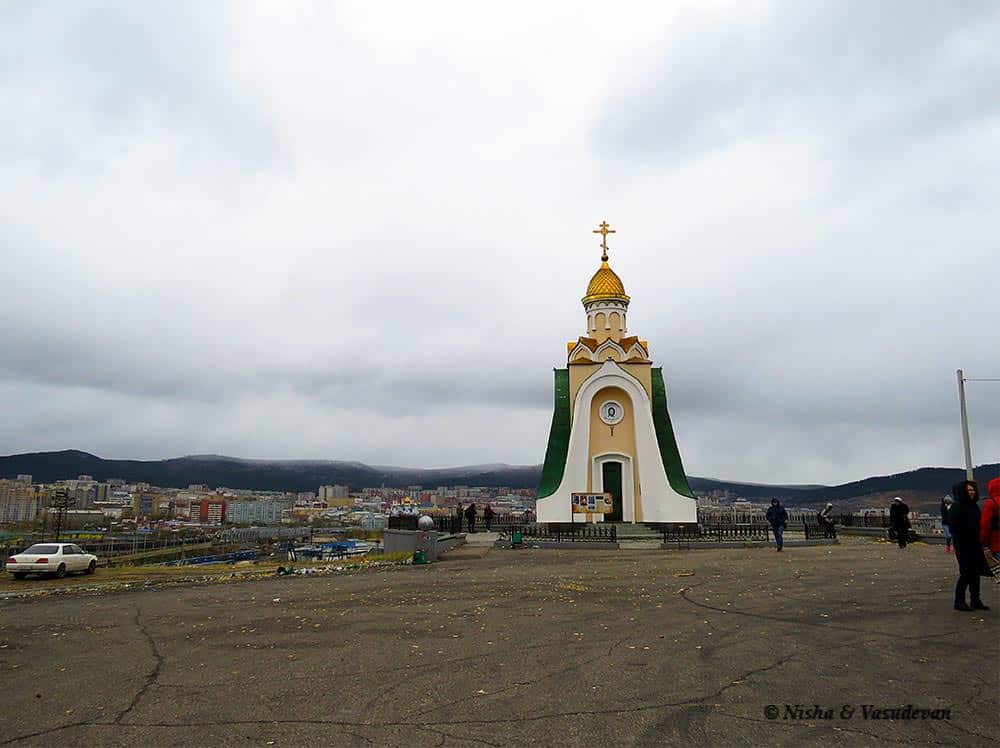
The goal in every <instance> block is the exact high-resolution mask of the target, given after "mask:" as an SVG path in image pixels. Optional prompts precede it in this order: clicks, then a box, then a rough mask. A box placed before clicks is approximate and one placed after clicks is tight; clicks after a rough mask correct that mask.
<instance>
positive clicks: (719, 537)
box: [662, 524, 771, 543]
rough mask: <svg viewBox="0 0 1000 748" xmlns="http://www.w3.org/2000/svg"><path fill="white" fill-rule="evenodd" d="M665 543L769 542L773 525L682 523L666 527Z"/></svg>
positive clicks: (664, 530)
mask: <svg viewBox="0 0 1000 748" xmlns="http://www.w3.org/2000/svg"><path fill="white" fill-rule="evenodd" d="M662 532H663V542H664V543H685V542H692V541H693V542H699V543H700V542H713V541H714V542H718V543H721V542H724V541H729V542H732V541H736V542H741V541H743V542H747V541H763V542H765V543H766V542H767V541H768V540H769V539H770V537H771V526H770V525H764V524H753V525H722V524H720V525H713V526H705V525H698V526H690V525H681V526H677V527H664V528H662Z"/></svg>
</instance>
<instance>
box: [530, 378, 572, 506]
mask: <svg viewBox="0 0 1000 748" xmlns="http://www.w3.org/2000/svg"><path fill="white" fill-rule="evenodd" d="M552 373H553V374H554V379H555V409H554V410H553V411H552V426H551V427H550V428H549V446H548V448H547V449H546V450H545V464H544V465H543V466H542V479H541V482H540V483H539V485H538V498H540V499H541V498H544V497H545V496H551V495H552V494H554V493H555V492H556V489H557V488H559V484H560V483H562V478H563V473H564V472H565V471H566V453H567V452H568V451H569V424H570V417H569V416H570V413H569V369H554V370H553V372H552Z"/></svg>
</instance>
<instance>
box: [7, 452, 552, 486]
mask: <svg viewBox="0 0 1000 748" xmlns="http://www.w3.org/2000/svg"><path fill="white" fill-rule="evenodd" d="M21 473H27V474H30V475H31V476H32V477H33V478H34V480H35V482H36V483H49V482H52V481H56V480H62V479H66V478H75V477H77V476H78V475H92V476H94V478H95V479H96V480H99V481H104V480H107V479H108V478H124V479H126V480H128V481H130V482H135V481H143V482H146V483H149V484H151V485H154V486H164V487H167V486H170V487H178V488H184V487H186V486H188V485H190V484H192V483H204V484H207V485H209V486H213V487H214V486H226V487H227V488H247V489H253V490H258V491H315V490H316V489H317V488H319V486H321V485H326V484H334V483H339V484H342V485H348V486H353V487H356V488H360V487H365V486H381V485H383V484H384V485H386V486H391V487H398V488H402V487H406V486H410V485H422V486H429V487H433V488H436V487H437V486H456V485H472V486H509V487H511V488H534V487H535V486H537V485H538V478H539V476H540V475H541V467H540V466H538V465H534V466H524V467H522V466H517V465H474V466H470V467H460V468H442V469H437V470H425V469H419V468H401V467H384V466H371V465H365V464H363V463H360V462H340V461H334V460H243V459H239V458H235V457H224V456H221V455H192V456H188V457H176V458H172V459H169V460H106V459H103V458H101V457H97V456H96V455H92V454H89V453H87V452H81V451H78V450H65V451H61V452H34V453H29V454H19V455H10V456H8V457H0V478H13V477H16V476H17V475H18V474H21Z"/></svg>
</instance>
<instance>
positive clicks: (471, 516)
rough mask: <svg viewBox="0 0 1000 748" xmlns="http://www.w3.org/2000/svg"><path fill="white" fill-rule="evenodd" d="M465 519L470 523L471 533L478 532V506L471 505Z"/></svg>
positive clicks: (466, 511)
mask: <svg viewBox="0 0 1000 748" xmlns="http://www.w3.org/2000/svg"><path fill="white" fill-rule="evenodd" d="M465 519H466V521H467V522H468V523H469V532H475V531H476V505H475V504H469V508H468V509H466V510H465Z"/></svg>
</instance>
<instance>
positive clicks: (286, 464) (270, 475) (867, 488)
mask: <svg viewBox="0 0 1000 748" xmlns="http://www.w3.org/2000/svg"><path fill="white" fill-rule="evenodd" d="M20 474H29V475H31V476H32V477H33V479H34V481H35V482H36V483H50V482H53V481H57V480H63V479H71V478H76V477H77V476H78V475H92V476H93V477H94V478H95V479H96V480H99V481H104V480H108V479H109V478H123V479H125V480H127V481H129V482H139V481H141V482H145V483H149V484H151V485H154V486H162V487H179V488H183V487H185V486H188V485H191V484H194V483H202V484H206V485H209V486H213V487H216V486H226V487H228V488H245V489H251V490H257V491H315V490H316V489H317V488H318V487H319V486H321V485H326V484H342V485H348V486H352V487H354V488H360V487H366V486H382V485H384V486H389V487H393V488H405V487H407V486H413V485H420V486H424V487H427V488H436V487H438V486H449V487H450V486H459V485H466V486H508V487H510V488H534V487H536V486H537V485H538V480H539V477H540V475H541V465H520V466H519V465H504V464H490V465H472V466H467V467H457V468H440V469H420V468H401V467H387V466H379V465H366V464H364V463H361V462H344V461H336V460H246V459H240V458H235V457H224V456H220V455H192V456H188V457H176V458H172V459H168V460H108V459H104V458H101V457H97V456H96V455H92V454H89V453H87V452H81V451H79V450H63V451H59V452H32V453H26V454H18V455H8V456H5V457H0V478H14V477H16V476H17V475H20ZM975 474H976V479H977V480H978V481H979V483H980V487H981V489H982V490H983V493H984V494H985V485H986V482H987V481H989V480H990V479H992V478H996V477H1000V463H992V464H988V465H980V466H979V467H977V468H976V470H975ZM964 478H965V471H964V470H963V469H961V468H944V467H924V468H919V469H917V470H909V471H906V472H902V473H895V474H893V475H883V476H876V477H871V478H865V479H864V480H858V481H852V482H850V483H844V484H841V485H837V486H826V485H764V484H759V483H740V482H737V481H726V480H718V479H714V478H698V477H695V476H688V480H689V482H690V484H691V488H692V489H693V490H695V491H698V492H708V491H715V490H719V491H727V490H728V491H729V492H730V495H731V496H736V497H739V498H743V499H748V500H761V499H766V498H772V497H777V498H779V499H781V500H782V502H784V503H788V504H791V505H802V506H814V505H817V504H823V503H825V502H827V501H832V502H834V503H835V504H837V505H838V506H839V507H842V508H843V509H845V510H847V509H857V508H861V507H869V506H879V505H880V504H883V503H886V502H888V501H889V500H890V499H891V498H892V497H893V496H902V497H903V498H904V499H905V500H906V501H907V502H908V503H909V504H910V506H911V508H914V509H917V508H922V509H929V508H932V507H934V506H936V505H937V502H938V501H940V499H941V497H942V496H943V495H944V494H945V493H947V492H948V490H949V489H950V487H951V486H952V485H953V484H954V483H957V482H959V481H961V480H963V479H964Z"/></svg>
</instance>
